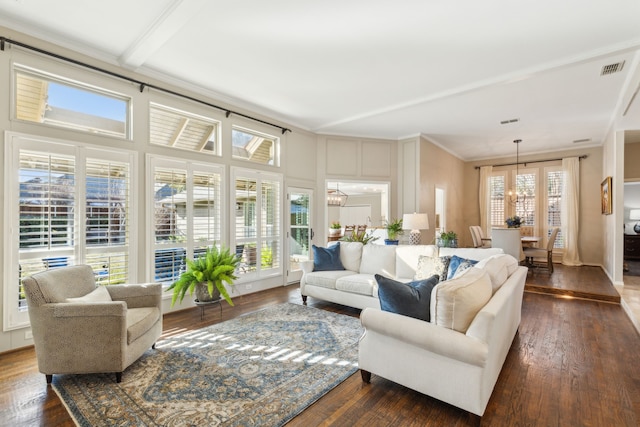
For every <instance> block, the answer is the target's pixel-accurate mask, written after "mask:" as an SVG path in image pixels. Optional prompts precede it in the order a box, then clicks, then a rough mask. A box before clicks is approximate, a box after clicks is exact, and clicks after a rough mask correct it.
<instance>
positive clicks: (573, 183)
mask: <svg viewBox="0 0 640 427" xmlns="http://www.w3.org/2000/svg"><path fill="white" fill-rule="evenodd" d="M562 172H563V178H564V179H563V188H562V199H561V216H560V223H561V224H562V227H561V228H562V236H563V238H564V256H563V257H562V263H563V264H564V265H573V266H578V265H582V261H580V254H579V253H578V207H579V206H578V202H579V200H578V195H579V192H580V160H579V159H578V158H577V157H569V158H566V159H562Z"/></svg>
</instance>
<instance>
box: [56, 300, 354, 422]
mask: <svg viewBox="0 0 640 427" xmlns="http://www.w3.org/2000/svg"><path fill="white" fill-rule="evenodd" d="M360 335H362V326H361V325H360V320H359V319H358V318H355V317H350V316H345V315H340V314H336V313H331V312H327V311H324V310H319V309H316V308H312V307H307V306H301V305H297V304H290V303H286V304H281V305H276V306H273V307H269V308H266V309H264V310H261V311H257V312H254V313H250V314H246V315H243V316H240V317H237V318H235V319H231V320H228V321H226V322H223V323H219V324H216V325H212V326H209V327H206V328H203V329H198V330H192V331H188V332H185V333H182V334H180V335H175V336H171V337H170V338H167V339H165V340H163V341H159V342H158V343H157V344H156V349H155V350H152V349H150V350H148V351H147V352H146V353H145V354H144V355H143V356H142V357H141V358H140V359H139V360H138V361H137V362H135V363H133V364H132V365H131V366H129V368H127V369H126V370H125V371H124V373H123V375H122V382H121V383H119V384H118V383H116V382H115V376H114V375H113V374H95V375H54V377H53V385H54V389H55V391H56V392H57V393H58V395H59V396H60V399H61V400H62V401H63V403H64V404H65V406H66V407H67V409H68V410H69V413H70V414H71V415H72V417H73V419H74V421H75V422H76V424H77V425H80V426H116V425H117V426H136V427H137V426H254V425H255V426H257V425H260V426H280V425H283V424H285V423H286V422H287V421H289V420H291V419H292V418H293V417H295V416H296V415H297V414H299V413H300V412H302V411H303V410H304V409H305V408H306V407H308V406H309V405H311V404H312V403H313V402H315V401H316V400H318V399H319V398H320V397H322V396H323V395H324V394H326V393H327V392H328V391H330V390H331V389H332V388H334V387H335V386H337V385H338V384H340V383H341V382H342V381H344V380H345V379H346V378H347V377H349V376H350V375H352V374H353V373H354V372H355V371H356V370H357V369H358V368H357V360H358V339H359V338H360Z"/></svg>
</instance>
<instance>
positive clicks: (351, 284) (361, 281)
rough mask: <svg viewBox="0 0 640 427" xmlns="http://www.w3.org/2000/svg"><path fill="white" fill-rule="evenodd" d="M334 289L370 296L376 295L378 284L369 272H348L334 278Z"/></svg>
mask: <svg viewBox="0 0 640 427" xmlns="http://www.w3.org/2000/svg"><path fill="white" fill-rule="evenodd" d="M336 289H337V290H339V291H344V292H349V293H352V294H360V295H366V296H368V297H370V296H378V285H377V284H376V280H375V279H374V277H373V276H372V275H371V274H350V275H349V276H344V277H341V278H339V279H338V280H336Z"/></svg>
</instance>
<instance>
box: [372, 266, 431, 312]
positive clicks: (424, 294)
mask: <svg viewBox="0 0 640 427" xmlns="http://www.w3.org/2000/svg"><path fill="white" fill-rule="evenodd" d="M375 278H376V282H378V299H380V308H381V309H382V310H383V311H390V312H391V313H397V314H402V315H403V316H409V317H413V318H416V319H420V320H424V321H426V322H428V321H429V320H430V319H431V310H430V307H431V291H432V290H433V288H434V287H435V286H436V285H437V284H438V282H439V281H440V277H439V276H438V275H437V274H434V275H433V276H431V277H429V278H428V279H423V280H416V281H413V282H409V283H402V282H398V281H395V280H392V279H389V278H388V277H384V276H381V275H379V274H376V275H375Z"/></svg>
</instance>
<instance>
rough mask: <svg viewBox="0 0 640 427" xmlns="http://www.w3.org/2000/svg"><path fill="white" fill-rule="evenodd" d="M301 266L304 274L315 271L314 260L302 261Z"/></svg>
mask: <svg viewBox="0 0 640 427" xmlns="http://www.w3.org/2000/svg"><path fill="white" fill-rule="evenodd" d="M300 267H301V268H302V272H303V273H304V274H307V273H311V272H312V271H313V260H307V261H302V262H301V263H300Z"/></svg>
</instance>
